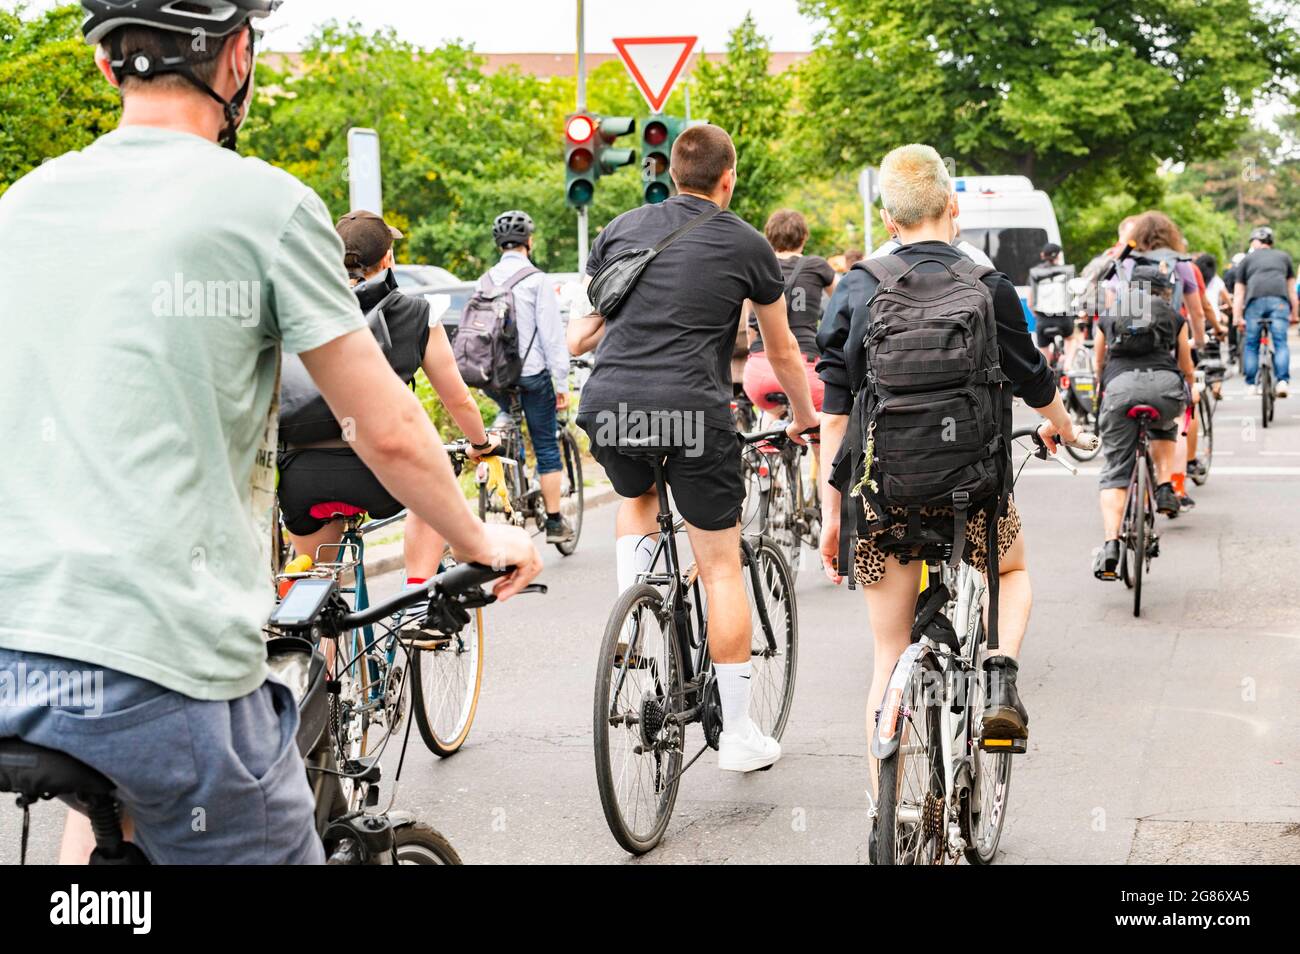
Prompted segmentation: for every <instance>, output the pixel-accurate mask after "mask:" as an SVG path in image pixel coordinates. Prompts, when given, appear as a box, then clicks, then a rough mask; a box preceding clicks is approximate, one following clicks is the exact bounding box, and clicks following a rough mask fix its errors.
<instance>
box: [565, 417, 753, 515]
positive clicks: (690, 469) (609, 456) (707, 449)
mask: <svg viewBox="0 0 1300 954" xmlns="http://www.w3.org/2000/svg"><path fill="white" fill-rule="evenodd" d="M578 426H579V427H581V428H582V429H583V430H584V431H586V432H587V436H588V437H590V438H591V456H592V457H594V458H596V462H597V463H598V464H600V466H601V467H603V468H604V469H605V474H606V476H607V477H609V480H610V483H612V484H613V485H614V490H615V492H617V493H618V495H619V496H620V497H629V498H632V497H640V496H641V495H643V494H644V493H646V492H647V491H648V490H650V488H651V487H653V486H654V464H653V461H652V459H651V457H650V456H649V455H648V454H641V453H638V452H632V453H628V452H626V451H624V450H620V449H619V447H618V446H617V444H616V443H614V442H611V441H609V440H606V439H605V437H606V435H603V434H602V432H601V430H602V429H601V428H600V426H599V425H598V424H597V423H596V420H595V418H594V416H593V415H591V414H584V415H580V416H579V417H578ZM740 448H741V437H740V434H739V433H738V432H737V431H734V430H731V429H729V428H721V427H711V426H706V427H704V428H702V430H701V431H700V439H699V440H698V441H697V442H696V443H695V445H694V446H686V447H675V448H672V449H671V452H669V453H668V457H667V461H666V462H665V464H664V476H665V478H666V479H667V481H668V486H669V488H671V490H672V492H673V502H674V503H675V504H676V505H677V510H678V512H679V513H680V514H681V515H682V519H683V520H685V521H686V522H687V523H689V524H690V525H691V526H692V527H696V528H698V529H700V530H726V529H727V528H729V527H734V526H736V524H737V523H739V522H740V510H741V507H742V506H743V504H744V502H745V482H744V480H743V479H742V477H741V474H740Z"/></svg>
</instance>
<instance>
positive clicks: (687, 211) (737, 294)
mask: <svg viewBox="0 0 1300 954" xmlns="http://www.w3.org/2000/svg"><path fill="white" fill-rule="evenodd" d="M711 208H714V205H713V203H712V202H710V201H709V200H708V199H701V198H699V197H697V196H693V195H676V196H673V197H672V198H670V199H668V200H667V201H665V202H661V203H659V204H658V205H644V206H642V207H641V208H639V209H633V210H632V211H630V212H624V213H623V214H622V215H620V216H618V218H616V219H614V221H612V222H610V223H609V225H607V226H605V228H604V229H603V230H602V231H601V233H600V234H599V235H598V236H596V241H595V242H594V243H592V248H591V255H590V257H589V258H588V259H587V274H588V275H595V274H596V272H598V271H599V270H600V267H601V265H603V264H604V263H605V262H606V261H608V260H609V259H610V258H611V257H612V256H614V255H617V254H618V253H619V252H624V251H627V250H629V249H641V248H650V247H652V246H653V245H655V244H656V243H657V242H659V241H660V240H661V239H664V238H666V237H667V236H668V235H669V234H671V233H672V232H673V231H675V230H676V229H677V228H679V227H680V226H682V225H685V224H686V223H687V222H689V221H691V219H693V218H695V217H696V216H698V215H701V214H703V213H704V212H707V211H708V210H709V209H711ZM783 290H784V286H783V285H782V281H781V267H780V265H779V263H778V262H777V258H776V253H775V252H773V251H772V247H771V246H770V245H768V244H767V240H766V239H765V238H763V236H762V235H760V234H759V233H758V232H757V231H756V230H755V229H754V228H753V226H751V225H749V224H747V223H746V222H745V221H744V220H743V219H740V218H739V217H737V216H736V215H734V214H733V213H731V212H723V213H721V214H720V215H716V216H714V217H713V218H712V219H711V220H710V221H708V222H705V223H704V224H703V225H701V226H700V227H699V228H695V229H692V230H691V231H690V232H688V233H686V234H685V235H683V236H682V237H681V238H679V239H678V240H677V241H675V242H673V243H672V244H671V245H669V246H668V248H666V249H664V250H663V252H661V253H660V254H659V256H658V257H657V258H656V259H655V260H654V261H652V262H651V263H650V264H649V265H648V266H646V269H645V271H644V272H642V273H641V277H640V279H639V280H638V281H637V284H636V286H635V287H634V288H633V289H632V291H631V292H630V293H629V294H628V297H627V300H626V301H625V302H624V304H623V306H622V308H621V309H620V310H619V313H618V315H617V316H616V317H614V318H612V319H610V321H609V322H608V323H607V324H606V325H605V335H604V337H603V338H602V339H601V341H600V344H599V345H598V346H597V347H596V362H595V369H594V370H593V371H592V373H591V377H590V378H589V379H588V380H587V383H586V385H585V386H584V387H583V389H582V407H581V410H582V411H583V412H584V413H585V412H587V411H608V410H621V409H627V410H678V411H698V412H702V413H703V414H704V421H705V423H706V424H710V425H713V426H716V427H724V428H725V427H733V426H734V425H733V423H732V419H731V411H730V401H731V352H732V350H733V349H734V347H735V342H736V327H737V325H738V324H739V322H740V307H741V304H742V303H743V302H744V300H745V299H746V298H748V299H750V300H752V301H754V302H756V303H757V304H760V305H770V304H771V303H772V302H774V301H776V300H777V298H779V297H780V296H781V293H782V291H783Z"/></svg>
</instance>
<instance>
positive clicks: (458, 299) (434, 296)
mask: <svg viewBox="0 0 1300 954" xmlns="http://www.w3.org/2000/svg"><path fill="white" fill-rule="evenodd" d="M476 288H478V284H477V283H475V282H455V283H454V284H450V285H442V286H439V287H436V288H422V289H420V294H422V295H424V297H425V298H427V299H428V301H429V304H430V306H432V308H433V314H434V317H436V318H437V319H438V321H440V322H442V326H443V327H444V328H446V329H447V337H448V338H453V339H454V338H455V337H456V329H457V328H459V327H460V316H461V315H462V314H463V313H464V311H465V305H466V304H467V303H468V302H469V300H470V297H471V296H473V294H474V289H476Z"/></svg>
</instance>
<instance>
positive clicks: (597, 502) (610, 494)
mask: <svg viewBox="0 0 1300 954" xmlns="http://www.w3.org/2000/svg"><path fill="white" fill-rule="evenodd" d="M582 467H583V472H584V474H585V475H586V476H589V477H591V478H593V480H592V483H591V484H590V485H588V486H586V487H585V488H584V494H583V511H584V512H585V511H587V510H591V509H593V508H594V507H601V506H604V505H605V504H607V503H610V502H611V501H613V500H616V499H617V498H618V494H616V493H615V492H614V488H613V487H612V486H611V485H610V483H609V481H608V480H607V479H606V477H605V472H604V471H603V470H601V469H600V465H599V464H597V463H596V462H595V461H594V460H592V459H591V458H590V457H584V458H583V461H582ZM405 528H406V521H405V520H399V521H398V522H397V523H395V524H393V525H392V526H390V527H385V528H384V529H383V530H381V531H380V532H379V539H380V540H381V541H383V542H382V543H379V544H377V545H374V546H369V545H368V546H367V547H366V576H368V577H371V578H374V577H379V576H383V575H384V574H385V573H393V572H395V571H397V570H400V569H402V566H403V563H404V559H403V556H402V540H403V538H404V536H405Z"/></svg>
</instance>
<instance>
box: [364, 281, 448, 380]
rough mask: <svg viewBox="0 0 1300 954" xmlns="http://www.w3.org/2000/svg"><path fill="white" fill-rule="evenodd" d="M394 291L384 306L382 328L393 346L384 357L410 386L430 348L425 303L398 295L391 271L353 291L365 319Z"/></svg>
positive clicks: (426, 301) (402, 294)
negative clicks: (427, 349) (386, 327)
mask: <svg viewBox="0 0 1300 954" xmlns="http://www.w3.org/2000/svg"><path fill="white" fill-rule="evenodd" d="M394 291H397V294H396V295H394V296H393V297H392V299H391V300H390V301H389V302H388V304H386V305H384V324H385V325H387V326H388V336H389V338H391V339H392V342H393V345H392V347H391V348H389V349H388V352H387V354H386V355H385V357H387V358H388V363H389V364H390V365H391V366H392V368H393V371H395V372H396V373H397V376H398V377H400V378H401V379H402V383H403V384H410V383H411V380H412V379H413V378H414V377H415V372H416V371H418V370H419V368H420V365H421V364H423V363H424V352H425V349H426V348H427V347H428V345H429V302H428V300H427V299H426V298H424V297H423V296H419V297H416V296H412V295H407V294H404V293H402V292H400V291H398V290H397V279H396V278H395V277H394V276H393V273H392V271H391V270H390V271H387V272H385V273H384V274H383V275H380V276H377V277H375V278H372V279H371V280H370V281H368V282H362V283H361V284H360V285H357V286H356V287H355V288H353V289H352V292H353V294H355V295H356V296H357V302H358V303H359V304H360V305H361V313H362V314H366V315H368V314H369V313H370V312H371V311H372V310H374V308H375V307H376V306H377V305H379V303H380V302H382V301H383V300H384V299H385V298H387V297H388V295H389V294H390V293H391V292H394Z"/></svg>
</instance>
